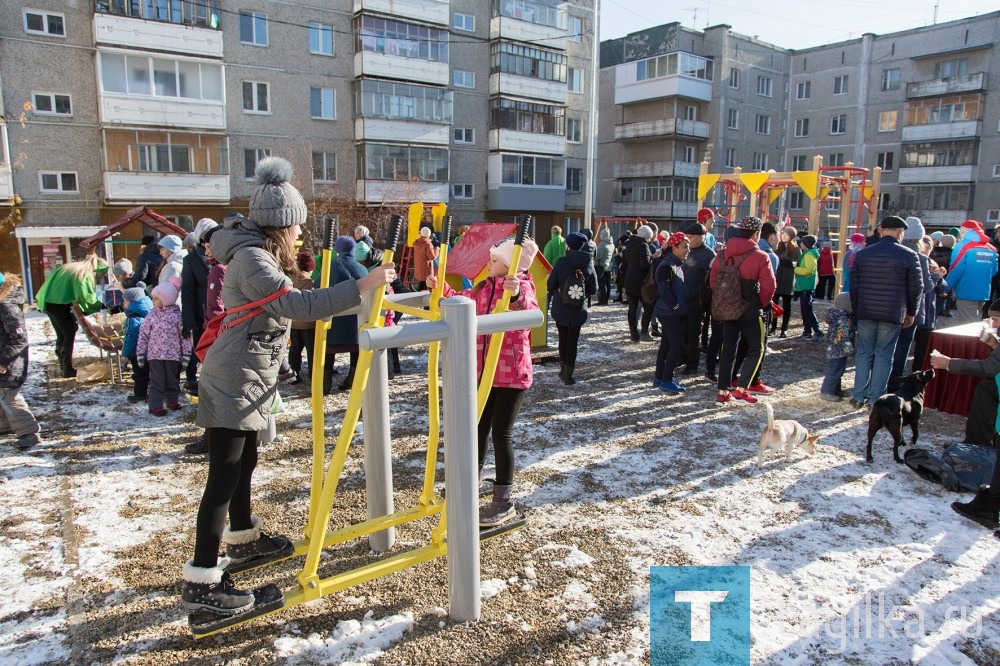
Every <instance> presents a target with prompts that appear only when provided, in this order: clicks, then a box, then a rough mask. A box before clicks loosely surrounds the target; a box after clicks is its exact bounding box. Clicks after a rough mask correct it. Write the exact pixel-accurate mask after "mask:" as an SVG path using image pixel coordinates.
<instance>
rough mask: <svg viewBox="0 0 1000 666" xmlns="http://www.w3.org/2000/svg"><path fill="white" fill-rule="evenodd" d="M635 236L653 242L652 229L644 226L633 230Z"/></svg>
mask: <svg viewBox="0 0 1000 666" xmlns="http://www.w3.org/2000/svg"><path fill="white" fill-rule="evenodd" d="M635 235H636V236H638V237H639V238H641V239H643V240H647V241H650V240H653V235H654V232H653V229H652V228H651V227H649V226H646V225H645V224H644V225H642V226H641V227H639V228H638V229H636V230H635Z"/></svg>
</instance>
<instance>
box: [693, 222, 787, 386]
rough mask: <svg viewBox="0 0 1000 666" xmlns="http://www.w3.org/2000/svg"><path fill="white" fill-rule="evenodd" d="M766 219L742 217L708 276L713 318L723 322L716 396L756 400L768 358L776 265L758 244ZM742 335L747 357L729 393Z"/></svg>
mask: <svg viewBox="0 0 1000 666" xmlns="http://www.w3.org/2000/svg"><path fill="white" fill-rule="evenodd" d="M760 229H761V221H760V219H759V218H756V217H752V216H751V217H744V218H743V219H742V220H740V222H739V225H738V228H737V232H736V237H735V238H733V239H732V240H730V241H729V242H727V243H726V249H725V250H723V251H722V253H721V254H719V255H718V257H716V260H715V263H713V264H712V270H711V272H710V273H709V276H708V284H709V286H710V287H711V289H712V316H713V317H714V318H715V319H718V320H719V321H720V322H722V358H721V361H720V364H719V379H718V384H717V385H718V388H719V394H718V396H717V398H716V400H717V401H718V402H720V403H724V402H729V401H730V399H732V398H736V399H737V400H743V401H744V402H748V403H754V402H757V398H756V397H754V396H753V395H752V394H751V393H750V392H749V391H748V390H747V389H748V387H749V385H750V379H751V378H752V377H753V375H754V373H755V372H756V370H757V367H758V366H759V365H760V362H761V360H762V359H763V358H764V333H765V331H764V326H765V324H764V310H765V309H766V308H769V307H771V298H773V297H774V290H775V281H774V269H772V268H771V260H770V259H769V258H768V256H767V254H766V253H765V252H764V251H763V250H761V249H760V247H758V245H757V243H758V241H759V240H760ZM740 336H743V338H744V339H745V340H746V343H747V355H746V358H744V359H743V365H742V367H741V368H740V378H739V381H738V382H737V387H736V389H735V390H734V391H733V392H732V393H730V380H731V378H732V376H733V361H734V359H735V357H736V347H737V345H738V344H739V341H740Z"/></svg>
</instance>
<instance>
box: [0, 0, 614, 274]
mask: <svg viewBox="0 0 1000 666" xmlns="http://www.w3.org/2000/svg"><path fill="white" fill-rule="evenodd" d="M0 22H2V23H0V66H2V70H0V71H2V73H3V79H2V81H0V93H2V100H3V109H4V115H3V121H4V122H3V124H2V125H0V137H2V140H3V143H2V147H3V150H4V155H3V163H2V165H0V219H3V218H4V216H9V218H10V219H9V222H8V225H9V226H13V225H14V223H15V222H16V229H15V231H14V237H15V239H16V240H12V239H10V238H7V235H6V234H5V235H4V237H5V241H6V243H7V245H0V250H2V259H3V263H4V265H3V266H2V267H0V268H3V269H4V270H17V268H18V264H17V263H16V261H14V260H13V257H15V256H16V257H17V258H18V259H19V260H20V266H19V268H20V269H21V271H22V272H23V273H24V274H25V277H26V278H27V279H28V280H29V281H30V282H29V284H31V286H32V290H31V291H32V292H33V291H37V288H38V286H39V285H40V284H41V281H42V279H44V275H45V273H46V272H47V270H50V269H51V267H52V266H54V265H55V264H57V263H61V262H64V261H67V260H70V259H71V258H72V256H73V254H74V253H76V252H77V250H76V249H75V248H76V241H78V240H79V239H80V238H82V237H86V236H89V235H91V234H93V233H94V232H95V231H96V230H97V228H99V227H101V226H104V225H105V224H107V223H108V222H111V221H113V220H114V219H116V218H117V217H119V216H121V215H122V214H123V213H124V212H125V211H127V210H128V209H130V208H132V207H135V206H140V205H146V206H149V207H151V208H153V209H155V210H156V211H157V212H159V213H161V214H162V215H165V216H166V217H168V218H169V219H171V220H173V221H175V222H177V223H179V224H181V226H184V227H186V228H189V229H190V228H192V226H193V224H194V223H195V222H196V221H197V220H198V219H199V218H201V217H205V216H208V217H213V218H215V219H221V218H222V217H224V216H225V214H226V213H228V212H230V211H234V210H235V211H241V212H246V209H247V203H248V200H249V195H250V192H251V191H252V188H253V174H254V170H255V168H256V164H257V162H258V161H259V160H260V159H262V158H263V157H265V156H268V155H277V156H281V157H285V158H287V159H288V160H289V161H290V162H291V163H292V165H293V167H294V169H295V179H294V181H293V182H294V184H295V185H296V187H298V188H299V190H300V191H301V192H302V194H303V196H304V197H305V199H306V202H307V204H308V205H309V207H310V210H311V212H312V213H313V216H312V217H313V218H315V219H318V218H321V217H322V215H324V214H327V213H331V212H332V213H341V225H342V227H344V229H343V230H346V229H348V228H353V226H354V224H355V222H356V221H355V220H353V219H351V218H352V215H354V214H357V215H358V217H359V220H361V218H363V217H365V216H368V217H371V216H373V215H374V216H380V215H381V214H382V213H384V216H385V217H387V216H388V214H389V210H390V209H392V210H393V212H395V211H396V209H398V208H400V207H401V206H404V205H408V204H410V203H412V202H414V201H422V202H425V203H436V202H441V201H444V202H447V203H448V204H449V213H451V214H453V215H454V216H455V221H456V223H458V224H461V223H466V222H474V221H483V220H491V221H497V220H507V219H511V218H513V217H515V216H517V215H521V214H524V213H530V214H532V215H533V216H534V218H535V228H534V229H533V231H534V232H535V233H536V234H538V235H541V236H542V237H543V238H546V237H547V235H548V228H549V227H550V226H551V225H552V224H556V223H558V224H566V223H567V222H568V223H569V224H570V225H571V226H572V225H574V224H575V225H576V226H577V228H578V227H579V225H580V224H581V220H582V217H583V207H584V201H583V184H584V183H585V182H586V175H585V172H586V160H585V158H586V144H585V140H584V139H585V137H588V136H591V135H592V128H591V127H589V126H588V118H589V115H590V114H589V113H588V110H589V109H590V107H591V97H590V96H591V95H592V94H593V91H592V90H590V88H591V86H590V80H589V77H587V76H585V73H586V72H589V71H591V64H590V63H591V53H592V50H593V42H592V40H593V39H594V38H595V37H594V16H593V0H580V1H577V2H572V3H565V2H556V1H555V0H492V2H489V3H485V2H477V1H475V0H453V1H450V2H449V1H448V0H403V1H399V0H350V1H348V0H335V1H331V2H327V3H299V2H277V1H275V0H148V1H144V2H137V1H136V0H90V1H88V2H71V1H68V0H61V1H60V0H37V1H34V0H31V1H29V2H25V3H3V4H2V6H0ZM15 197H16V198H15ZM393 207H395V208H393ZM366 219H367V218H366ZM5 230H6V231H10V229H5ZM141 235H142V230H141V229H135V230H134V231H127V232H125V233H123V239H119V240H127V241H137V240H138V239H139V238H140V237H141ZM137 250H138V247H137V246H136V245H134V244H133V245H131V246H129V245H126V246H125V247H123V248H121V251H116V252H115V254H116V255H117V256H122V255H123V254H124V255H125V256H133V255H135V254H136V253H137Z"/></svg>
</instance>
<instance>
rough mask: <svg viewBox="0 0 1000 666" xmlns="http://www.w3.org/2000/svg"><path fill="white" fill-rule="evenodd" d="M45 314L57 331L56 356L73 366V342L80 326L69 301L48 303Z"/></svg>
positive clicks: (63, 362) (64, 364)
mask: <svg viewBox="0 0 1000 666" xmlns="http://www.w3.org/2000/svg"><path fill="white" fill-rule="evenodd" d="M45 314H47V315H48V316H49V321H51V322H52V328H53V330H54V331H55V333H56V358H57V359H59V363H60V364H61V365H63V366H67V367H70V368H72V367H73V342H74V340H75V338H76V332H77V330H78V329H79V328H80V326H79V325H78V324H77V323H76V317H75V316H73V306H72V305H71V304H69V303H46V304H45Z"/></svg>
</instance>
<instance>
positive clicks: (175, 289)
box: [151, 277, 181, 308]
mask: <svg viewBox="0 0 1000 666" xmlns="http://www.w3.org/2000/svg"><path fill="white" fill-rule="evenodd" d="M180 290H181V281H180V278H175V277H172V278H170V280H169V281H167V282H161V283H160V284H158V285H156V286H155V287H153V293H152V294H151V296H152V297H153V298H158V299H160V301H161V302H162V303H163V307H165V308H166V307H170V306H171V305H173V304H174V303H176V302H177V295H178V294H179V293H180Z"/></svg>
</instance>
